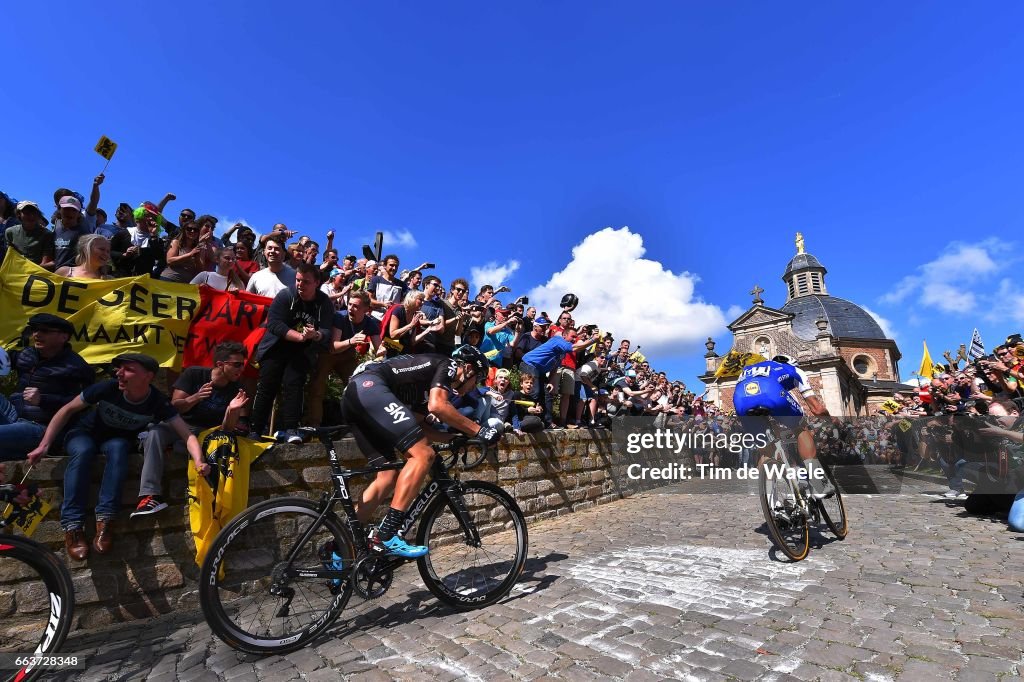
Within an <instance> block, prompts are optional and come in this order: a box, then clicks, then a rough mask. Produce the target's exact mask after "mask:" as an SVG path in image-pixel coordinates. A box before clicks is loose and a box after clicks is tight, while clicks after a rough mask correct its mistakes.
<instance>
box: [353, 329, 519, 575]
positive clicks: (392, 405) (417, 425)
mask: <svg viewBox="0 0 1024 682" xmlns="http://www.w3.org/2000/svg"><path fill="white" fill-rule="evenodd" d="M489 366H490V365H489V363H488V361H487V358H486V357H485V356H484V354H483V353H481V352H480V351H479V350H478V349H476V348H474V347H473V346H461V347H459V348H457V349H456V350H455V351H454V352H453V353H452V356H451V357H446V356H444V355H434V354H429V353H425V354H421V355H399V356H398V357H396V358H391V359H390V360H385V361H384V362H373V363H370V364H368V365H366V367H365V369H363V371H362V372H359V373H358V374H356V375H354V376H353V377H352V379H351V380H350V381H349V383H348V386H347V387H346V388H345V394H344V397H343V398H342V401H341V407H342V415H343V416H344V419H345V422H346V423H347V424H348V425H349V426H350V427H351V430H352V435H353V436H354V437H355V440H356V444H357V445H358V446H359V449H360V450H361V451H362V453H363V454H364V455H365V456H366V458H367V459H368V460H369V463H370V464H371V465H380V464H383V463H385V462H394V461H395V450H399V451H401V452H402V453H403V454H404V455H405V457H406V459H407V460H408V461H407V462H406V464H405V466H404V467H402V469H401V471H382V472H379V473H378V474H377V476H376V478H374V480H373V481H372V482H371V483H370V485H369V486H367V488H366V490H365V491H364V492H363V499H362V502H361V503H358V504H356V512H357V514H358V515H359V520H360V521H362V522H363V523H366V522H367V521H368V520H369V519H370V517H371V516H372V515H373V512H374V510H375V509H376V508H377V506H378V505H379V504H380V502H381V501H382V500H383V499H384V498H385V496H386V495H387V494H388V493H389V492H390V491H391V488H392V487H394V488H395V494H394V497H393V498H392V500H391V507H390V509H388V513H387V516H385V517H384V520H383V521H382V522H381V524H380V528H379V529H378V531H377V533H376V535H375V536H374V537H373V539H372V542H373V543H374V545H375V546H376V548H377V549H378V550H383V551H384V552H385V553H387V554H394V555H397V556H402V557H407V558H416V557H420V556H423V555H424V554H426V553H427V548H426V547H422V546H419V545H409V544H407V543H406V542H405V540H404V539H402V537H401V536H399V535H398V534H397V533H398V529H399V528H400V527H401V525H402V521H403V520H404V518H405V512H406V511H407V510H408V509H409V506H410V505H411V504H412V502H413V500H414V499H415V497H416V494H417V493H418V492H419V489H420V487H421V485H422V484H423V480H424V478H425V477H426V475H427V473H428V472H429V470H430V466H431V463H432V462H433V460H434V456H435V454H434V449H433V448H432V447H431V446H430V443H431V442H441V441H446V440H449V439H450V438H452V435H453V434H449V433H442V432H440V431H438V430H437V429H434V428H432V427H431V426H430V425H429V424H427V423H425V422H424V418H425V417H426V415H427V414H431V415H434V416H435V417H436V418H437V419H439V420H440V421H442V422H444V423H445V424H447V425H449V426H451V427H453V428H455V429H458V430H459V431H462V432H464V433H466V434H468V435H475V436H476V437H477V438H479V439H480V440H481V441H483V442H484V443H485V444H487V445H493V444H494V443H497V442H498V439H499V438H501V433H500V432H499V431H498V430H497V429H494V428H492V427H486V426H480V425H479V424H477V423H476V422H474V421H473V420H471V419H469V418H467V417H464V416H462V415H461V414H459V413H458V411H457V410H456V409H455V407H454V406H453V405H452V404H451V402H450V401H449V396H450V395H452V394H455V395H465V394H466V392H467V391H471V390H474V389H475V388H476V385H477V384H478V383H483V381H484V380H485V379H486V378H487V370H488V368H489Z"/></svg>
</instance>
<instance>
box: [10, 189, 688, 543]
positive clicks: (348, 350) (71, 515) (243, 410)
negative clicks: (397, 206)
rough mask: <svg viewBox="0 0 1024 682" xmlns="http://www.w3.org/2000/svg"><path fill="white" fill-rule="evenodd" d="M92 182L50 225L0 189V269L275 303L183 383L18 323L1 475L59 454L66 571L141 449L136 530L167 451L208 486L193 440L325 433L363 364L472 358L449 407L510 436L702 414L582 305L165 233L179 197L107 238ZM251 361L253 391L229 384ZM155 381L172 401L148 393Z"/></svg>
mask: <svg viewBox="0 0 1024 682" xmlns="http://www.w3.org/2000/svg"><path fill="white" fill-rule="evenodd" d="M103 182H104V176H103V175H100V176H97V177H96V178H95V180H94V182H93V185H92V189H91V192H90V195H89V199H88V201H86V200H85V199H84V197H82V196H81V195H79V194H77V193H76V192H74V191H73V190H70V189H66V188H61V189H58V190H57V191H56V192H55V193H54V196H53V201H54V210H53V211H52V212H51V215H50V216H49V217H47V216H46V211H44V209H43V208H42V207H41V206H40V205H39V204H38V203H36V202H33V201H17V200H15V199H13V198H11V196H10V195H8V194H5V193H2V192H0V260H2V259H3V258H5V255H6V253H7V252H8V251H17V252H18V253H19V254H21V255H22V256H24V257H25V258H26V259H28V260H29V261H31V262H33V263H35V264H36V265H39V266H41V267H42V268H44V269H47V270H50V271H52V272H54V273H55V274H58V275H61V276H67V277H75V278H80V279H110V278H118V277H135V276H140V275H149V276H150V277H153V278H155V279H160V280H163V281H168V282H177V283H192V284H196V285H205V286H208V287H211V288H213V289H217V290H221V291H243V290H244V291H248V292H251V293H254V294H258V295H261V296H265V297H267V298H268V299H270V303H269V306H268V308H267V319H266V322H265V327H266V331H265V333H264V335H263V337H262V340H261V342H260V343H259V344H258V346H257V347H256V348H255V349H254V351H253V357H252V358H249V357H248V353H247V351H246V349H245V348H244V347H243V346H241V345H240V344H237V343H233V342H230V341H225V340H221V339H212V340H210V341H211V342H212V343H213V345H214V351H213V353H212V367H186V368H184V369H183V371H182V372H181V373H180V374H178V373H176V372H166V370H160V368H159V367H158V365H157V362H156V361H155V360H154V359H153V358H151V357H149V356H148V355H146V354H145V352H144V351H145V348H144V347H141V346H140V348H139V349H138V352H132V353H123V354H121V355H119V356H117V357H116V358H114V359H113V360H112V361H111V362H110V363H109V367H105V368H98V367H90V366H89V365H88V364H87V363H85V361H84V360H83V359H82V358H81V356H79V355H78V354H77V353H76V352H75V351H74V350H72V348H71V345H70V339H71V337H72V335H73V333H74V329H73V327H72V325H71V324H70V323H69V322H68V321H67V320H65V319H62V318H61V317H59V316H56V315H52V314H47V313H43V314H37V315H34V316H32V317H31V318H30V319H29V323H28V325H27V328H26V329H25V332H24V335H23V338H22V341H21V344H20V345H19V346H18V347H17V348H13V349H10V355H9V359H10V361H11V363H12V364H13V369H14V373H15V378H14V379H13V380H12V381H13V382H14V385H13V391H10V392H9V394H8V395H2V394H0V460H20V459H26V458H27V459H28V460H29V461H30V462H33V463H34V462H37V461H38V460H39V458H40V457H42V456H44V455H46V454H54V453H57V452H63V453H64V454H65V455H67V457H68V458H69V462H68V465H67V468H66V474H65V479H64V502H63V506H62V510H61V524H62V527H63V528H64V530H65V544H66V547H67V551H68V554H69V555H70V556H71V557H72V558H75V559H84V558H85V557H86V556H87V555H88V554H89V552H90V548H91V550H92V551H95V552H98V553H106V552H109V551H110V550H111V547H112V546H113V543H114V537H115V534H114V527H115V524H116V517H117V513H118V511H119V509H120V506H121V501H120V492H121V487H122V484H123V482H124V479H125V477H126V476H127V472H128V462H129V458H130V456H131V453H133V452H135V451H136V450H141V452H142V454H143V457H144V459H143V470H142V476H141V480H140V482H139V483H140V485H139V498H138V502H137V505H136V510H135V513H134V514H133V515H146V514H152V513H156V512H159V511H161V510H162V509H164V508H165V507H166V506H167V505H166V503H165V502H164V500H163V490H162V488H163V481H162V478H163V463H164V452H165V451H166V450H167V449H168V448H170V447H172V446H174V445H175V444H177V445H178V447H179V449H180V448H181V447H184V449H185V450H186V451H187V452H188V454H189V455H190V456H191V457H192V459H193V460H194V462H195V463H196V466H197V467H199V468H200V473H205V472H206V471H207V470H208V466H209V465H208V464H206V463H205V460H204V459H203V457H202V453H201V451H200V445H199V443H198V441H197V439H196V435H197V434H199V433H200V432H201V431H203V430H205V429H208V428H211V427H216V426H220V427H221V428H224V429H227V430H230V431H232V432H236V433H239V434H245V435H250V436H253V437H255V436H258V435H261V434H264V433H266V432H267V431H268V429H270V428H271V421H273V427H272V428H273V429H274V430H275V431H276V432H277V433H276V435H277V436H278V437H279V438H281V439H284V440H288V441H290V442H296V441H298V440H301V439H300V438H299V436H298V433H297V431H296V429H297V427H298V426H300V425H306V426H319V425H322V424H324V423H325V419H326V420H328V421H327V422H326V423H330V420H331V419H336V418H337V415H338V410H337V409H336V406H337V402H338V395H339V393H338V392H339V390H340V388H341V387H342V386H344V384H345V383H346V382H347V381H348V380H349V378H350V377H351V376H352V375H353V373H354V372H355V371H356V369H357V367H358V366H359V365H360V364H361V363H363V362H367V361H374V360H380V359H384V358H387V357H393V356H395V355H398V354H403V353H404V354H417V353H441V354H446V355H450V354H451V353H452V351H454V350H455V348H457V347H458V346H459V345H461V344H472V345H474V346H477V347H479V348H480V349H481V350H483V351H484V353H485V354H486V355H487V357H488V359H489V360H490V361H491V363H492V365H493V367H492V371H491V375H490V376H489V378H488V381H487V385H486V386H483V387H481V388H480V389H479V390H478V391H477V392H475V393H471V394H469V395H464V396H458V397H457V398H456V400H457V401H458V407H459V409H460V410H461V411H462V412H463V413H464V414H467V415H472V416H473V418H474V419H476V420H477V421H478V422H479V423H481V424H483V425H492V426H498V427H500V428H502V429H505V430H507V431H511V432H515V433H519V434H522V433H527V432H530V433H535V432H537V431H540V430H543V429H547V428H568V429H574V428H579V427H580V426H585V427H591V428H606V427H608V426H609V424H610V421H611V419H613V418H614V417H616V416H623V415H642V414H656V415H657V414H676V415H683V414H702V413H703V410H704V406H703V404H702V402H701V399H700V398H699V397H696V396H694V395H693V394H692V393H690V392H688V391H687V390H686V387H685V385H684V384H682V383H681V382H671V381H669V379H668V377H667V376H666V375H665V373H664V372H658V371H656V370H655V369H653V368H652V367H651V365H650V363H649V362H648V361H647V360H646V359H645V358H644V357H643V356H642V355H641V354H639V353H638V352H637V351H638V349H637V348H636V347H634V346H633V345H632V344H631V342H630V341H629V340H626V339H623V340H620V341H618V342H616V340H615V339H614V337H613V335H612V333H611V332H609V331H599V330H598V329H597V326H596V325H593V324H582V325H581V324H577V322H576V320H575V319H574V317H573V314H574V312H575V311H576V309H577V307H578V305H579V301H578V300H577V298H576V297H575V296H573V295H571V294H569V295H567V296H566V297H565V298H564V299H563V301H562V305H561V306H560V308H559V310H557V311H556V312H557V317H554V318H553V317H552V316H551V315H549V314H548V313H547V312H545V311H538V310H537V309H536V308H535V307H533V306H530V305H529V304H528V300H527V298H526V297H521V298H519V299H517V300H516V301H515V302H513V303H505V302H503V301H502V300H501V299H500V298H499V296H500V295H501V294H503V293H506V292H508V289H507V288H505V287H499V288H497V289H496V288H495V287H494V286H491V285H484V286H483V287H481V288H480V289H479V291H477V292H476V294H475V295H474V296H471V292H470V286H469V283H468V282H467V280H466V279H464V278H462V277H454V278H453V279H452V280H451V281H450V283H449V286H448V288H447V289H446V288H445V287H444V284H443V282H442V280H441V279H440V278H439V277H437V276H435V275H433V274H424V273H425V272H426V271H429V270H432V269H434V267H435V266H434V264H433V263H429V262H424V263H422V264H420V265H419V266H418V267H416V268H415V269H412V270H400V265H401V262H400V259H399V257H398V256H397V255H394V254H387V255H385V256H383V257H382V258H380V262H379V263H378V262H377V261H376V260H374V259H370V258H365V257H361V258H360V257H356V256H354V255H346V256H343V257H342V256H341V255H340V253H339V251H338V249H337V248H335V245H334V237H335V234H334V232H333V231H328V232H327V233H326V240H325V245H324V248H323V249H322V250H321V247H320V244H319V243H318V242H317V241H315V240H314V239H312V238H310V237H309V236H299V235H297V234H296V232H295V231H293V230H290V229H289V228H288V227H287V226H286V225H284V224H283V223H279V224H276V225H274V226H273V227H272V228H271V229H270V230H269V231H268V232H267V233H266V234H263V235H261V236H258V235H257V234H256V232H254V231H253V230H252V229H251V228H250V227H248V226H246V225H243V224H235V225H233V226H232V227H231V228H230V229H228V230H226V231H224V233H223V234H222V235H221V236H220V237H217V236H216V235H215V231H216V228H217V219H216V218H214V217H213V216H211V215H208V214H197V212H196V211H194V210H192V209H190V208H185V209H183V210H181V211H180V213H179V214H178V219H177V222H172V221H171V220H168V219H167V218H166V217H165V215H164V211H165V209H166V207H167V205H168V204H170V203H171V202H173V201H176V200H177V197H175V195H173V194H167V195H166V196H164V197H163V199H162V200H161V201H160V202H159V203H153V202H143V203H141V204H139V205H138V206H137V207H135V208H132V206H131V205H130V204H127V203H121V204H119V205H118V207H117V209H116V210H115V211H114V222H112V223H108V221H107V218H108V217H107V213H106V212H105V211H104V210H103V209H102V208H100V206H99V203H100V199H101V187H102V185H103ZM250 361H254V362H253V364H254V366H256V367H258V381H248V382H247V381H246V379H244V378H243V377H242V376H241V375H242V372H243V369H244V368H245V367H246V365H247V364H248V363H249V362H250ZM0 365H2V363H0ZM0 369H2V367H0ZM98 370H101V371H98ZM102 370H105V371H107V372H108V373H109V375H110V376H112V378H103V377H104V376H105V375H103V374H102ZM165 373H166V376H161V375H164V374H165ZM98 377H99V379H98ZM161 382H163V383H164V384H165V385H166V386H167V391H165V392H162V391H161V390H159V389H158V388H157V385H158V384H161ZM165 393H169V395H165ZM100 454H102V455H103V456H104V458H105V464H104V469H103V480H102V484H101V488H100V490H99V494H98V502H97V504H96V506H95V518H96V531H95V534H94V537H93V540H92V543H91V544H90V543H89V542H88V541H87V538H86V532H85V516H86V508H87V502H88V497H89V489H88V488H89V481H90V480H91V473H92V468H93V466H94V463H95V461H96V460H97V459H98V456H99V455H100Z"/></svg>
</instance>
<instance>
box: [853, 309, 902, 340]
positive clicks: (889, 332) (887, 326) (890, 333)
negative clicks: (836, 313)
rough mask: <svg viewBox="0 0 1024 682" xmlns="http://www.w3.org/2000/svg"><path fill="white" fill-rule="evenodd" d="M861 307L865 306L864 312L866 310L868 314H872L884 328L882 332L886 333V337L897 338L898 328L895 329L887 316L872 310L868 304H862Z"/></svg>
mask: <svg viewBox="0 0 1024 682" xmlns="http://www.w3.org/2000/svg"><path fill="white" fill-rule="evenodd" d="M861 308H863V309H864V312H866V313H867V314H868V315H870V316H871V317H872V318H873V319H874V320H875V322H877V323H878V326H879V327H881V328H882V333H883V334H885V338H887V339H895V338H896V330H895V329H893V327H892V322H890V321H889V320H887V319H886V318H884V317H882V316H881V315H879V314H878V313H876V312H875V311H874V310H871V309H870V308H868V307H867V306H861Z"/></svg>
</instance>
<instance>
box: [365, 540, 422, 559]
mask: <svg viewBox="0 0 1024 682" xmlns="http://www.w3.org/2000/svg"><path fill="white" fill-rule="evenodd" d="M375 544H376V546H377V547H378V548H379V549H382V550H383V551H384V553H385V554H388V555H391V556H400V557H403V558H406V559H418V558H420V557H421V556H425V555H426V554H427V552H428V551H429V550H428V549H427V548H426V547H424V546H423V545H410V544H409V543H407V542H406V541H405V540H403V539H402V538H400V537H398V536H397V535H395V536H394V537H392V538H391V539H390V540H381V539H380V538H379V537H378V538H376V539H375Z"/></svg>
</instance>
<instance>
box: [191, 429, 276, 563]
mask: <svg viewBox="0 0 1024 682" xmlns="http://www.w3.org/2000/svg"><path fill="white" fill-rule="evenodd" d="M199 441H200V442H201V443H202V445H203V454H204V455H205V456H206V458H207V461H210V460H211V459H212V460H213V463H212V464H211V466H213V467H214V468H213V470H212V471H211V472H210V476H209V479H210V480H212V481H215V482H216V486H217V487H216V490H214V488H212V487H211V486H210V481H208V480H207V479H206V478H204V477H202V476H200V475H199V471H198V470H196V465H195V462H193V461H191V460H189V463H188V519H189V526H190V527H191V529H192V539H193V540H194V541H195V543H196V564H198V565H200V566H202V565H203V559H204V558H205V557H206V551H207V549H208V548H209V546H210V544H211V543H212V542H213V540H214V538H216V537H217V533H219V532H220V529H221V528H223V527H224V526H225V525H227V523H228V521H230V520H231V519H232V518H234V517H235V516H236V515H238V514H239V512H241V511H242V510H244V509H245V508H246V507H248V506H249V470H250V468H251V467H252V464H253V463H254V462H255V461H256V460H258V459H259V458H260V457H262V456H263V453H264V452H266V451H267V450H268V449H270V448H271V447H273V445H274V444H273V443H263V442H259V441H254V440H251V439H249V438H238V437H235V436H232V435H229V434H227V433H224V432H223V431H221V430H220V429H219V428H213V429H208V430H206V431H203V432H202V433H200V434H199Z"/></svg>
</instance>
